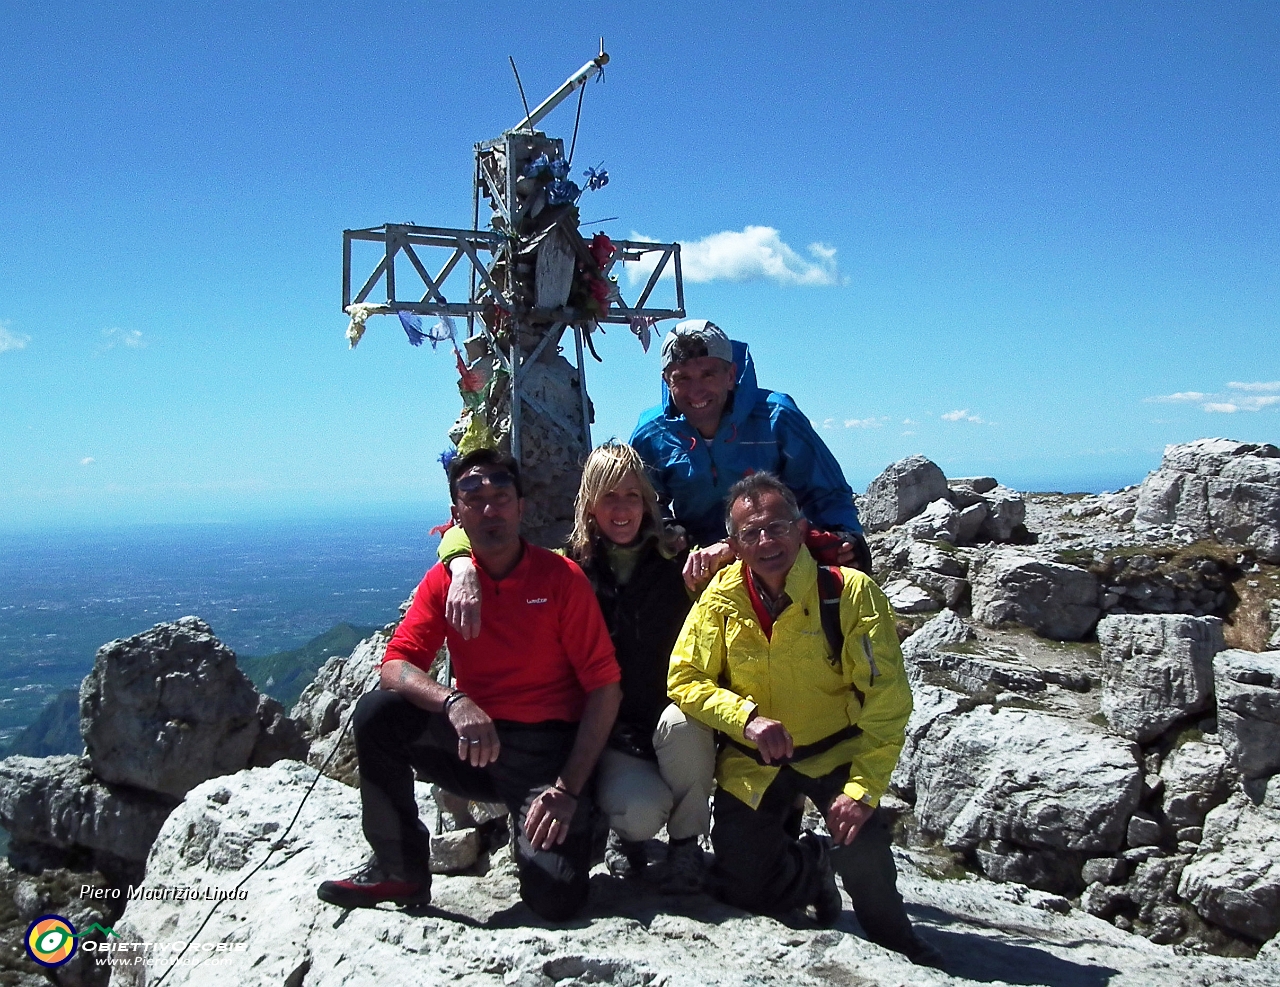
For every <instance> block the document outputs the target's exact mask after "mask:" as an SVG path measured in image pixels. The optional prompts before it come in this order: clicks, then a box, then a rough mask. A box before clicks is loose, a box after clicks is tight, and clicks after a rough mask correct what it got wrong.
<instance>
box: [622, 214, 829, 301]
mask: <svg viewBox="0 0 1280 987" xmlns="http://www.w3.org/2000/svg"><path fill="white" fill-rule="evenodd" d="M631 239H633V240H644V241H647V242H655V241H654V240H653V238H652V237H647V236H644V235H642V234H640V233H635V232H632V234H631ZM806 253H808V255H809V256H808V258H807V259H806V258H805V257H803V256H801V255H800V253H799V252H798V251H796V250H795V249H794V248H792V247H791V246H789V245H788V244H787V243H785V242H783V239H782V237H781V235H779V233H778V231H777V230H775V229H774V228H773V227H772V226H748V227H746V228H745V229H743V230H741V231H737V230H725V231H724V232H723V233H712V234H711V235H710V236H707V237H703V238H702V239H701V240H693V241H690V242H689V243H681V244H680V266H681V271H682V273H683V275H684V278H685V280H686V281H693V282H704V281H775V282H777V283H778V284H788V285H803V286H806V287H824V286H829V285H834V284H839V283H840V272H839V270H838V268H837V266H836V248H835V247H831V246H828V245H826V244H824V243H811V244H809V246H808V247H807V248H806ZM660 256H661V255H660V254H658V253H648V254H645V255H644V256H643V257H642V258H641V259H640V260H638V261H633V262H631V263H628V264H627V265H626V269H627V280H628V281H629V282H630V283H631V285H632V286H633V287H634V286H636V285H640V284H643V283H644V282H645V281H646V280H648V278H649V275H650V274H651V273H653V268H654V265H656V264H657V262H658V258H659V257H660ZM663 277H664V279H665V278H673V277H675V266H674V265H673V264H670V263H669V264H668V265H667V267H666V269H665V270H664V271H663Z"/></svg>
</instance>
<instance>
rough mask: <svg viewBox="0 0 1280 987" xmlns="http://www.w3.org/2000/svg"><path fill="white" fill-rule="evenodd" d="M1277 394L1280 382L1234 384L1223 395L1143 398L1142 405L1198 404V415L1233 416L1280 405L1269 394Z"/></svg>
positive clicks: (1200, 393) (1185, 393) (1181, 393)
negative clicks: (1202, 412) (1205, 413)
mask: <svg viewBox="0 0 1280 987" xmlns="http://www.w3.org/2000/svg"><path fill="white" fill-rule="evenodd" d="M1276 391H1280V380H1276V381H1251V382H1245V381H1238V380H1233V381H1231V382H1230V383H1229V384H1227V393H1225V394H1206V393H1205V392H1203V391H1179V392H1178V393H1177V394H1164V395H1160V396H1158V397H1153V398H1144V399H1143V401H1144V402H1145V403H1147V404H1152V403H1155V404H1198V405H1200V410H1201V411H1205V412H1208V413H1209V414H1211V415H1234V414H1235V413H1236V412H1238V411H1261V410H1262V409H1263V408H1270V407H1271V406H1272V405H1277V404H1280V394H1277V393H1270V392H1276ZM1232 392H1235V393H1232Z"/></svg>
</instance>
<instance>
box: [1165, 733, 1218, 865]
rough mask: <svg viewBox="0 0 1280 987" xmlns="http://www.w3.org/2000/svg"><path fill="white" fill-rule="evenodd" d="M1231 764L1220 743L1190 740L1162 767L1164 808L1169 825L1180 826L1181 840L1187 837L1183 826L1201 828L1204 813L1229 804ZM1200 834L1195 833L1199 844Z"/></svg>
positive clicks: (1179, 835)
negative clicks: (1227, 800) (1225, 803)
mask: <svg viewBox="0 0 1280 987" xmlns="http://www.w3.org/2000/svg"><path fill="white" fill-rule="evenodd" d="M1228 769H1229V762H1228V758H1227V752H1226V751H1225V750H1223V748H1222V745H1221V744H1215V743H1205V742H1201V741H1191V742H1188V743H1185V744H1183V745H1182V746H1181V747H1178V748H1176V749H1175V750H1173V751H1172V752H1170V754H1169V756H1168V757H1167V758H1165V760H1164V764H1162V765H1161V766H1160V779H1161V780H1162V781H1163V782H1164V794H1163V802H1162V806H1163V808H1164V815H1165V818H1166V819H1168V820H1169V824H1170V825H1171V826H1174V827H1179V830H1178V839H1179V840H1182V839H1190V835H1189V834H1188V836H1186V837H1184V836H1183V833H1182V827H1196V828H1198V827H1200V826H1201V824H1202V823H1203V822H1204V817H1205V814H1206V813H1207V812H1208V811H1209V810H1210V809H1212V808H1214V806H1217V805H1220V804H1222V803H1223V802H1225V801H1226V798H1227V795H1228V793H1229V792H1230V784H1229V776H1228ZM1200 838H1201V834H1200V833H1198V832H1197V833H1196V834H1195V842H1197V843H1199V842H1200Z"/></svg>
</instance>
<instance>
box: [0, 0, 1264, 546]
mask: <svg viewBox="0 0 1280 987" xmlns="http://www.w3.org/2000/svg"><path fill="white" fill-rule="evenodd" d="M693 7H694V5H690V4H687V3H682V4H648V5H633V4H627V5H615V4H603V3H596V4H572V5H557V4H554V3H543V4H538V5H529V4H507V3H490V4H485V5H476V4H451V3H433V4H425V3H417V4H412V3H394V2H383V3H379V4H347V5H330V4H323V3H308V4H300V3H275V4H252V3H243V2H241V3H236V4H224V3H211V4H204V5H199V6H193V5H187V6H181V5H170V4H152V5H135V4H128V3H118V4H113V5H98V4H92V5H91V4H83V3H69V4H62V5H58V6H50V5H46V4H38V5H37V4H33V3H22V2H15V0H10V2H8V3H6V4H5V5H4V7H3V15H2V16H0V25H2V26H3V29H2V30H0V91H2V92H3V93H4V98H3V100H0V133H3V135H4V140H3V141H0V238H2V240H0V242H2V243H3V247H2V248H0V285H3V287H4V290H3V292H0V517H2V518H3V519H2V520H0V525H3V526H13V525H24V526H25V525H33V524H47V523H57V524H72V525H81V524H84V525H87V524H96V523H101V522H104V521H148V520H199V519H209V518H233V517H241V516H250V515H255V514H258V515H260V514H277V515H285V514H299V515H307V514H326V513H328V514H332V513H346V512H370V511H377V510H392V509H400V508H403V507H407V506H414V505H421V504H423V503H426V502H438V501H440V500H442V499H443V498H444V497H445V489H444V481H443V474H442V473H441V472H440V470H439V467H438V466H437V465H436V463H435V458H436V456H437V454H438V453H439V451H440V450H441V449H442V448H443V447H444V445H445V441H446V440H445V438H444V431H445V429H446V428H447V427H448V425H449V424H450V422H451V421H452V420H453V418H454V416H455V415H456V413H457V410H458V399H457V394H456V391H455V389H454V380H455V375H454V372H453V368H452V365H451V364H452V361H451V359H450V358H449V357H448V356H447V355H446V354H445V353H444V352H443V351H442V352H440V353H435V354H433V353H432V352H431V351H430V350H429V348H427V347H423V348H422V349H414V348H412V347H410V346H409V345H408V344H407V342H406V340H405V338H404V335H403V333H401V331H400V329H399V327H398V325H397V324H396V323H395V322H394V321H393V320H391V319H388V318H385V317H383V318H376V319H373V320H371V322H370V328H369V332H368V334H367V335H366V336H365V339H364V341H363V342H362V343H361V345H360V346H359V348H358V349H356V350H354V351H349V350H348V349H347V347H346V342H345V340H344V338H343V332H344V330H345V328H346V317H345V316H344V315H343V314H342V313H341V312H340V310H339V303H340V295H339V292H340V274H341V233H342V230H343V229H344V228H348V227H360V226H372V225H376V224H380V223H383V222H387V221H393V222H398V221H406V220H409V221H414V222H418V223H431V224H439V225H454V226H464V225H469V221H470V175H471V166H472V164H471V163H472V151H471V148H472V145H473V144H474V143H475V142H476V141H478V140H483V139H488V138H492V137H496V136H497V135H498V134H499V133H500V132H501V131H502V130H503V129H504V128H506V127H509V126H511V125H513V124H514V123H516V122H517V120H518V119H519V117H520V115H521V113H520V104H519V97H518V95H517V93H516V90H515V85H514V82H513V80H512V77H511V72H510V68H509V66H508V63H507V56H508V55H513V56H514V57H515V59H516V61H517V63H518V65H519V67H520V70H521V74H522V77H523V80H524V84H525V88H526V91H527V92H528V95H529V98H530V101H531V102H533V101H536V100H540V99H541V98H542V96H544V95H545V94H547V93H549V92H550V91H551V90H552V89H554V88H555V87H556V86H557V85H558V84H559V83H560V82H561V81H563V79H564V78H565V77H566V76H567V75H568V74H569V73H570V72H572V71H573V70H574V69H576V68H577V67H578V66H579V65H581V64H582V63H583V62H585V61H586V60H587V59H588V58H590V57H591V56H592V55H593V54H594V53H595V49H596V45H597V39H598V37H599V36H600V35H604V37H605V40H606V45H607V48H608V50H609V52H610V54H611V56H612V62H611V63H610V65H609V67H608V69H607V72H606V79H605V82H604V83H603V84H600V85H597V84H594V83H593V84H592V85H591V86H590V88H589V90H588V92H587V95H586V98H585V102H584V108H583V119H582V128H581V134H580V137H579V149H578V152H577V156H576V157H575V170H576V169H577V168H578V165H579V164H582V165H584V166H585V165H586V164H596V163H597V162H599V161H603V162H604V163H605V166H606V168H608V170H609V173H610V175H611V177H612V181H611V183H610V184H609V186H608V187H607V188H605V189H603V190H601V191H599V192H595V193H590V194H589V195H588V196H586V197H585V198H584V200H583V203H582V211H583V217H584V219H592V218H595V217H608V216H617V217H619V219H618V220H616V221H613V222H610V223H606V224H604V225H602V226H598V227H593V228H592V229H591V230H590V231H594V229H595V228H600V229H605V230H607V231H608V232H610V233H611V234H612V235H614V236H615V237H624V236H627V235H630V234H632V233H636V234H640V235H643V236H647V237H653V238H655V239H661V240H667V239H677V240H680V241H681V242H682V243H684V244H685V255H686V268H687V274H688V275H689V279H688V280H687V282H686V298H687V305H688V310H689V314H690V315H691V316H704V317H709V318H712V319H713V320H715V321H717V322H718V323H720V324H721V325H722V326H724V327H725V328H726V330H728V331H729V332H730V334H731V335H733V336H735V337H737V338H742V339H745V340H747V341H748V342H749V343H750V344H751V346H752V349H753V352H754V353H755V354H756V360H757V364H758V365H759V367H760V368H761V374H760V376H761V380H762V383H763V384H765V385H766V386H770V387H773V388H776V389H778V390H784V391H787V392H789V393H791V394H792V395H793V396H794V397H795V398H796V400H797V401H798V403H799V404H800V406H801V407H802V408H803V409H804V410H805V411H806V412H807V413H808V414H809V416H810V417H811V418H812V419H813V420H814V421H815V422H816V423H817V424H818V425H819V426H820V428H821V429H822V432H823V434H824V436H826V437H827V439H828V441H829V443H830V445H831V447H832V449H833V451H834V452H835V453H836V455H837V457H838V458H839V459H840V461H841V462H842V464H843V465H844V467H845V470H846V473H847V475H848V477H849V479H850V481H851V483H852V484H853V485H854V487H855V488H858V489H861V488H862V487H864V486H865V485H866V483H867V482H868V481H869V480H870V479H871V478H872V477H873V476H874V475H875V474H876V473H877V472H879V471H880V470H881V469H882V468H883V467H884V466H885V465H886V464H888V463H889V462H891V461H892V460H894V459H897V458H900V457H901V456H905V455H908V454H911V453H914V452H921V453H924V454H925V455H928V456H930V457H931V458H933V459H935V460H936V461H937V462H938V463H939V464H940V465H942V467H943V469H944V470H945V471H946V472H947V473H948V474H949V475H965V474H972V473H990V474H994V475H996V476H997V477H999V478H1000V479H1002V480H1004V481H1005V482H1008V483H1011V484H1014V485H1016V486H1019V487H1024V488H1025V487H1031V488H1057V489H1101V488H1104V487H1115V486H1118V485H1121V484H1123V483H1127V482H1137V481H1138V480H1140V479H1141V478H1142V476H1143V475H1144V474H1145V472H1146V471H1147V470H1149V469H1152V468H1154V466H1155V465H1156V464H1157V463H1158V461H1159V455H1160V451H1161V449H1162V448H1163V446H1164V445H1165V444H1166V443H1170V442H1179V441H1186V440H1189V439H1192V438H1196V437H1199V436H1205V435H1226V436H1229V437H1233V438H1238V439H1243V440H1259V441H1277V440H1280V429H1278V428H1277V424H1280V342H1277V340H1280V277H1278V275H1277V272H1278V271H1280V236H1278V234H1280V202H1278V201H1277V199H1278V198H1280V127H1278V126H1277V124H1278V123H1280V92H1278V91H1277V90H1278V89H1280V86H1278V85H1277V83H1278V82H1280V61H1278V59H1280V54H1278V53H1280V8H1277V7H1276V6H1275V5H1274V4H1270V3H1261V2H1259V3H1223V4H1213V5H1208V4H1173V3H1171V4H1161V5H1153V4H1116V3H1076V4H1069V5H1066V4H1049V3H1004V4H981V3H974V4H925V3H920V4H913V3H901V4H859V3H850V4H839V5H834V4H805V3H792V4H786V5H783V4H776V5H775V4H749V3H748V4H743V3H737V4H714V3H712V4H703V5H699V6H698V7H697V9H696V10H695V9H692V8H693ZM543 127H544V129H546V130H547V131H548V132H549V133H551V134H553V135H559V136H563V137H565V138H566V139H567V138H568V137H569V136H570V133H571V131H572V128H573V105H572V103H570V104H567V105H566V106H564V107H562V108H561V109H560V110H557V111H556V113H554V114H553V115H552V116H551V117H549V118H548V119H547V120H546V121H545V122H544V125H543ZM590 231H589V232H590ZM814 245H817V246H816V247H815V246H814ZM694 277H697V278H700V280H694ZM625 283H626V282H625V279H624V284H625ZM598 348H599V350H600V353H601V356H602V357H603V358H604V363H603V364H602V365H596V364H592V365H591V367H590V369H589V382H590V384H591V390H592V393H593V396H594V398H595V403H596V408H597V423H596V426H595V435H596V437H597V438H605V437H607V436H609V435H612V434H617V435H620V436H624V437H625V436H626V435H628V434H629V433H630V430H631V427H632V425H633V424H634V421H635V418H636V416H637V414H638V413H639V412H640V411H641V410H642V408H644V407H645V406H647V405H649V404H652V403H654V401H655V399H656V396H657V390H658V388H657V383H658V361H657V354H656V352H655V351H654V350H652V349H651V350H650V352H649V353H648V354H644V353H642V352H641V350H640V347H639V346H638V345H637V343H636V341H635V339H634V338H633V337H632V336H631V335H630V334H629V333H628V332H627V331H626V329H625V328H624V327H617V328H615V329H611V330H610V331H609V333H608V335H607V336H606V337H605V338H604V339H602V340H600V343H599V347H598Z"/></svg>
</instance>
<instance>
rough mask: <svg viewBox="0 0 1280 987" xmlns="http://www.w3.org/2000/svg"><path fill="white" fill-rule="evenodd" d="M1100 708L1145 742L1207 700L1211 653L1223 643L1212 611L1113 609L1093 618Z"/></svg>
mask: <svg viewBox="0 0 1280 987" xmlns="http://www.w3.org/2000/svg"><path fill="white" fill-rule="evenodd" d="M1098 641H1099V643H1100V644H1101V645H1102V661H1103V676H1102V713H1103V715H1104V716H1106V718H1107V722H1108V723H1109V724H1111V727H1112V729H1114V730H1115V731H1116V732H1117V733H1119V734H1121V735H1122V736H1125V737H1128V738H1129V739H1130V740H1136V741H1138V743H1142V744H1145V743H1147V742H1148V741H1151V740H1154V739H1155V738H1156V737H1158V736H1160V734H1162V733H1164V731H1165V730H1167V729H1168V728H1169V727H1170V726H1172V725H1173V724H1174V723H1177V722H1178V721H1179V720H1181V719H1183V718H1184V717H1186V716H1188V715H1190V714H1192V713H1199V712H1202V711H1204V710H1206V709H1208V708H1209V706H1210V704H1211V702H1212V700H1213V656H1214V655H1216V654H1217V653H1218V652H1219V651H1221V650H1222V649H1223V648H1224V647H1225V644H1224V643H1223V640H1222V621H1221V620H1220V619H1218V618H1217V617H1186V616H1180V615H1174V614H1117V615H1115V616H1111V617H1104V618H1103V619H1102V621H1101V622H1100V623H1099V624H1098Z"/></svg>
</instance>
